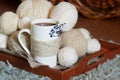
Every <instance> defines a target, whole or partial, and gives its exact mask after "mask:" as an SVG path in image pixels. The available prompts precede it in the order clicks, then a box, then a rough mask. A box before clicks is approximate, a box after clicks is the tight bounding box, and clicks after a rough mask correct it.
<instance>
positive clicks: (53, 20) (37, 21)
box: [30, 19, 59, 25]
mask: <svg viewBox="0 0 120 80" xmlns="http://www.w3.org/2000/svg"><path fill="white" fill-rule="evenodd" d="M43 22H45V23H47V22H48V23H52V24H55V25H56V24H58V23H59V21H57V20H55V19H34V20H32V21H31V22H30V23H31V25H35V24H36V23H43Z"/></svg>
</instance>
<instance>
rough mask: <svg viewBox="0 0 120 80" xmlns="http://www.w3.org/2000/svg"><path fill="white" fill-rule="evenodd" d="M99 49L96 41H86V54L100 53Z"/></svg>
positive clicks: (99, 46) (99, 45)
mask: <svg viewBox="0 0 120 80" xmlns="http://www.w3.org/2000/svg"><path fill="white" fill-rule="evenodd" d="M100 49H101V44H100V42H99V41H98V40H97V39H89V40H88V48H87V54H91V53H95V52H97V51H100Z"/></svg>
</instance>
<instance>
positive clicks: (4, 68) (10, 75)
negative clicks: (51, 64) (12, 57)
mask: <svg viewBox="0 0 120 80" xmlns="http://www.w3.org/2000/svg"><path fill="white" fill-rule="evenodd" d="M0 80H51V79H50V78H48V77H46V76H38V75H35V74H33V73H30V72H27V71H25V70H21V69H18V68H16V67H13V66H12V65H11V64H5V63H4V62H2V61H0Z"/></svg>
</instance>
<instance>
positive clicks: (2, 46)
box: [0, 33, 8, 48]
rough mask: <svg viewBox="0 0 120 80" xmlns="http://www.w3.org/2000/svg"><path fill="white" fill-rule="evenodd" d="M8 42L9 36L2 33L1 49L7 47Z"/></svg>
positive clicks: (0, 37) (0, 36) (0, 38)
mask: <svg viewBox="0 0 120 80" xmlns="http://www.w3.org/2000/svg"><path fill="white" fill-rule="evenodd" d="M7 40H8V36H7V35H5V34H2V33H0V48H6V47H7Z"/></svg>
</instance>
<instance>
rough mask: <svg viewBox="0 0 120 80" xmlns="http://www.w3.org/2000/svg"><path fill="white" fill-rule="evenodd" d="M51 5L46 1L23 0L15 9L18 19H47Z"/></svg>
mask: <svg viewBox="0 0 120 80" xmlns="http://www.w3.org/2000/svg"><path fill="white" fill-rule="evenodd" d="M52 7H53V5H52V3H51V2H50V1H47V0H25V1H23V2H22V3H21V4H20V5H19V7H18V8H17V11H16V13H17V14H18V16H19V17H20V18H23V17H25V16H27V17H29V18H30V19H36V18H48V15H49V12H50V9H51V8H52Z"/></svg>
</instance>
